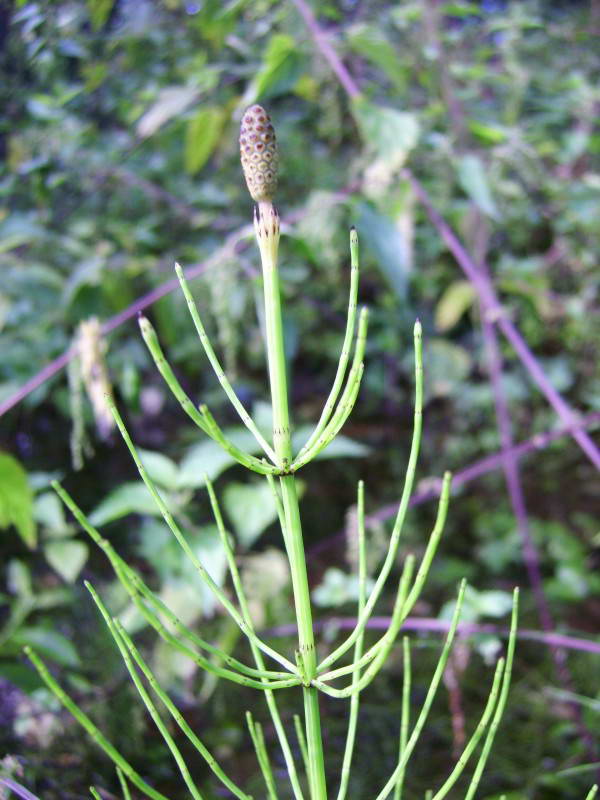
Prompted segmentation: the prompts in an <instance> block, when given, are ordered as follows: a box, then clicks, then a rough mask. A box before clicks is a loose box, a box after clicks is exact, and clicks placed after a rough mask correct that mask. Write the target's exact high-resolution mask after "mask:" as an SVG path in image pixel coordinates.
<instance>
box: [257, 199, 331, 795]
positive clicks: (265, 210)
mask: <svg viewBox="0 0 600 800" xmlns="http://www.w3.org/2000/svg"><path fill="white" fill-rule="evenodd" d="M257 236H258V239H259V246H260V251H261V259H262V266H263V285H264V298H265V330H266V340H267V359H268V365H269V381H270V385H271V401H272V407H273V446H274V448H275V454H276V455H277V458H278V460H279V461H280V463H281V464H282V465H283V467H284V469H287V467H289V465H290V464H291V462H292V443H291V437H290V420H289V405H288V392H287V376H286V359H285V348H284V339H283V324H282V318H281V293H280V288H279V271H278V269H277V245H278V241H279V220H278V218H277V217H276V212H274V210H273V207H272V206H271V204H270V203H261V204H260V218H259V221H258V225H257ZM280 486H281V497H282V502H283V508H284V511H285V522H286V529H287V536H286V545H287V548H288V558H289V562H290V571H291V576H292V588H293V592H294V604H295V609H296V621H297V625H298V642H299V645H298V649H299V652H300V657H301V661H302V665H303V669H304V672H305V675H306V682H307V683H308V682H310V681H311V680H312V679H313V678H315V677H316V675H317V658H316V653H315V639H314V633H313V624H312V611H311V605H310V590H309V586H308V574H307V571H306V559H305V554H304V543H303V539H302V525H301V522H300V510H299V507H298V494H297V491H296V479H295V477H294V475H292V474H289V475H282V476H281V478H280ZM303 693H304V718H305V725H306V740H307V745H308V762H309V775H308V779H309V786H310V796H311V800H327V787H326V783H325V762H324V758H323V739H322V735H321V717H320V712H319V697H318V690H317V689H315V688H314V687H312V686H305V687H304V688H303Z"/></svg>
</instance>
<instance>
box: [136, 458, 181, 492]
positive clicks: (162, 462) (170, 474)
mask: <svg viewBox="0 0 600 800" xmlns="http://www.w3.org/2000/svg"><path fill="white" fill-rule="evenodd" d="M138 453H139V456H140V459H141V461H142V464H143V465H144V467H145V468H146V471H147V472H148V475H149V476H150V478H151V479H152V480H153V481H154V482H155V483H158V484H159V486H164V487H165V489H170V490H175V489H176V488H177V486H178V483H179V469H178V467H177V464H176V463H175V462H174V461H172V460H171V459H170V458H168V457H167V456H165V455H163V454H162V453H158V452H156V451H154V450H143V449H138Z"/></svg>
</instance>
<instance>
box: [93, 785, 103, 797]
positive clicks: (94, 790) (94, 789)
mask: <svg viewBox="0 0 600 800" xmlns="http://www.w3.org/2000/svg"><path fill="white" fill-rule="evenodd" d="M90 794H91V795H92V797H93V798H94V800H102V795H101V794H100V792H99V791H98V790H97V789H96V788H95V787H94V786H90Z"/></svg>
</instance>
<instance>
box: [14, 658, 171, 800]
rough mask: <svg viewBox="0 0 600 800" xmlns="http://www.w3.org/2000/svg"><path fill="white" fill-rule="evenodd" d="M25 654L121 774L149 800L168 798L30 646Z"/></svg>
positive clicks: (165, 799)
mask: <svg viewBox="0 0 600 800" xmlns="http://www.w3.org/2000/svg"><path fill="white" fill-rule="evenodd" d="M24 652H25V655H26V656H27V658H29V660H30V661H31V663H32V664H33V666H34V667H35V668H36V670H37V672H38V674H39V676H40V678H41V679H42V680H43V681H44V683H45V684H46V686H47V687H48V688H49V689H50V691H51V692H52V693H53V694H54V695H55V696H56V697H57V698H58V699H59V700H60V702H61V703H62V704H63V706H64V707H65V708H66V709H67V711H69V712H70V713H71V715H72V716H73V717H75V719H76V720H77V722H79V724H80V725H81V726H82V727H83V728H85V730H86V731H87V732H88V734H89V735H90V736H91V738H92V739H93V740H94V741H95V742H96V744H97V745H98V747H100V748H101V749H102V750H104V752H105V753H106V755H107V756H108V757H109V758H110V759H111V760H112V761H113V762H114V763H115V764H116V765H117V766H118V767H120V769H121V770H122V771H123V774H124V775H126V776H127V777H128V778H129V780H130V781H131V783H133V785H134V786H137V788H138V789H139V790H140V791H141V792H143V793H144V794H145V795H146V796H147V797H150V798H151V800H169V798H168V797H166V796H165V795H164V794H161V792H158V791H156V789H153V788H152V787H151V786H149V785H148V784H147V783H146V781H145V780H144V779H143V778H142V777H141V775H139V774H138V773H137V772H136V771H135V770H134V768H133V767H132V766H131V764H129V763H128V762H127V761H126V760H125V759H124V758H123V756H122V755H121V754H120V753H119V751H118V750H116V749H115V748H114V747H113V745H112V744H111V743H110V742H109V741H108V739H107V738H106V737H105V736H104V735H103V734H102V733H100V731H99V730H98V728H97V727H96V726H95V725H94V723H93V722H92V720H91V719H90V718H89V717H88V716H87V714H85V713H84V712H83V711H82V710H81V709H80V708H79V706H78V705H77V704H76V703H75V702H74V700H72V699H71V698H70V697H69V695H68V694H67V693H66V692H65V691H64V689H63V688H62V687H61V686H60V685H59V684H58V683H57V681H55V680H54V678H53V677H52V675H51V674H50V672H49V671H48V668H47V667H46V665H45V664H44V662H43V661H42V660H41V658H40V657H39V656H38V655H37V653H36V652H35V651H34V650H32V649H31V648H30V647H25V648H24Z"/></svg>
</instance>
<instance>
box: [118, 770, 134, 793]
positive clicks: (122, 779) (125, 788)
mask: <svg viewBox="0 0 600 800" xmlns="http://www.w3.org/2000/svg"><path fill="white" fill-rule="evenodd" d="M117 777H118V779H119V783H120V784H121V791H122V792H123V800H131V792H130V791H129V786H128V785H127V781H126V779H125V775H123V770H122V769H120V768H119V767H117Z"/></svg>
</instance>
